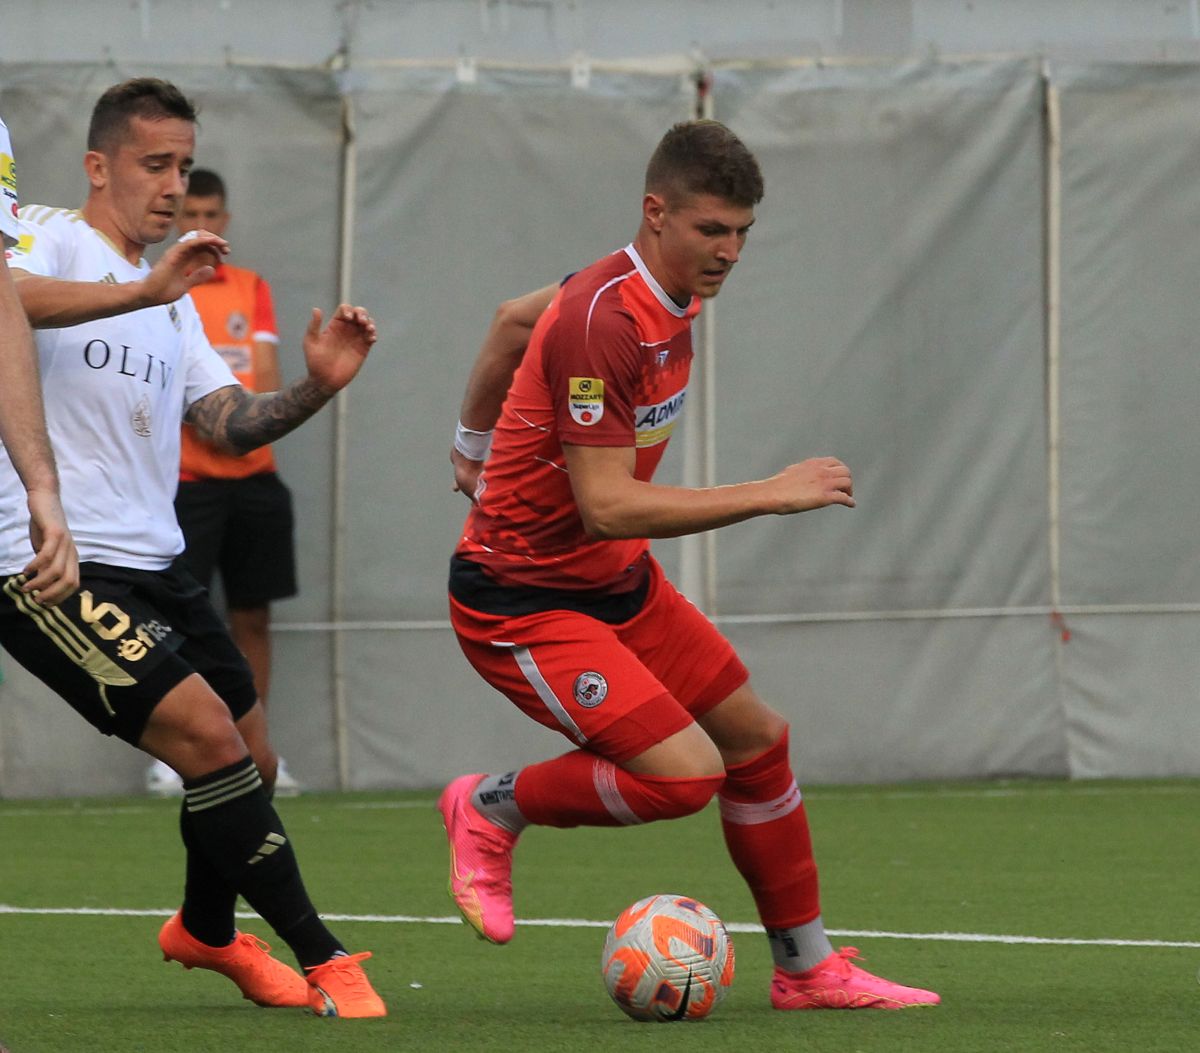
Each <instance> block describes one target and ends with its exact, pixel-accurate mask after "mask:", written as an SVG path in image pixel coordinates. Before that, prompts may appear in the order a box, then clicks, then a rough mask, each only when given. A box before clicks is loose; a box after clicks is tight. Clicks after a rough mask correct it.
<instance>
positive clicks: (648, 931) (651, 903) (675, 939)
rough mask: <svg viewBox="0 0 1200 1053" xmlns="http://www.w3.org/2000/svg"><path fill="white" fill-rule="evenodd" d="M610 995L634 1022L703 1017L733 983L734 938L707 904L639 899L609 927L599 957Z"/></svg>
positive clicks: (684, 899)
mask: <svg viewBox="0 0 1200 1053" xmlns="http://www.w3.org/2000/svg"><path fill="white" fill-rule="evenodd" d="M601 969H602V970H603V973H604V984H605V986H606V987H607V988H608V993H609V994H610V995H612V999H613V1001H614V1002H616V1003H617V1005H619V1006H620V1007H621V1008H622V1009H623V1010H624V1011H625V1012H626V1013H628V1014H629V1015H630V1016H631V1017H633V1019H634V1020H657V1021H661V1022H666V1021H670V1020H700V1019H701V1018H703V1017H706V1016H708V1014H709V1013H711V1012H712V1011H713V1010H714V1009H715V1008H716V1007H717V1006H718V1005H720V1004H721V1000H722V999H723V998H724V997H725V992H726V991H728V990H729V985H730V984H732V983H733V940H731V939H730V938H729V933H728V932H726V931H725V926H724V924H723V923H722V921H721V919H720V918H718V917H717V916H716V915H715V914H714V913H713V912H712V911H711V910H709V909H708V908H707V907H706V906H705V905H704V904H703V903H699V902H697V901H696V900H694V899H690V898H689V897H687V896H671V895H666V894H660V895H657V896H647V897H646V898H645V899H640V900H638V901H637V902H636V903H635V904H634V905H633V906H632V907H629V908H627V909H626V910H625V911H623V912H622V914H621V916H620V917H619V918H617V920H616V921H615V922H613V926H612V928H611V929H609V930H608V938H607V939H606V940H605V941H604V956H603V959H602V961H601Z"/></svg>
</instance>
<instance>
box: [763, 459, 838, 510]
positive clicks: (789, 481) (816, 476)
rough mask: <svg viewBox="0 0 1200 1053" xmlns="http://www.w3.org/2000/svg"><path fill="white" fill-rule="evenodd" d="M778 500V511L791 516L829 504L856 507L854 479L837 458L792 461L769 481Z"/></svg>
mask: <svg viewBox="0 0 1200 1053" xmlns="http://www.w3.org/2000/svg"><path fill="white" fill-rule="evenodd" d="M768 483H769V485H771V486H772V488H773V489H774V491H775V496H776V498H777V500H778V507H777V508H776V512H777V514H779V515H791V514H793V513H795V512H807V511H810V510H811V509H814V508H825V507H827V506H829V505H845V506H846V507H847V508H853V507H854V480H853V479H852V478H851V475H850V469H849V468H847V467H846V466H845V465H844V464H843V463H842V462H841V461H839V460H838V459H837V458H836V457H812V458H809V459H808V460H807V461H801V462H800V463H799V464H790V465H788V466H787V467H786V468H785V469H784V470H783V471H782V472H779V473H778V474H777V475H774V476H772V477H771V478H770V479H769V480H768Z"/></svg>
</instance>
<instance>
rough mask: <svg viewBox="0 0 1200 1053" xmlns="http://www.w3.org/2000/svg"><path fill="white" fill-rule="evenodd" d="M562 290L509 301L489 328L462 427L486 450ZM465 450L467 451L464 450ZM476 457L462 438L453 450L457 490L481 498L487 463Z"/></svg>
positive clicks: (471, 378)
mask: <svg viewBox="0 0 1200 1053" xmlns="http://www.w3.org/2000/svg"><path fill="white" fill-rule="evenodd" d="M558 288H559V287H558V285H557V284H555V285H547V286H544V287H543V288H541V289H535V290H534V291H533V292H528V293H525V295H524V296H518V297H516V298H515V299H512V300H506V301H505V302H504V303H502V304H501V305H500V306H499V307H498V308H497V309H496V313H495V315H494V316H493V318H492V324H491V325H490V326H489V327H488V331H487V335H486V336H485V337H484V338H483V345H482V346H481V347H480V349H479V354H478V355H477V356H476V358H475V365H474V366H473V367H472V368H471V375H470V376H469V377H468V378H467V389H466V392H465V393H464V395H463V401H462V408H461V409H460V410H459V414H458V423H459V425H460V427H461V428H463V429H465V430H466V431H467V432H468V433H470V434H473V435H474V436H475V437H476V438H477V439H478V442H479V444H480V445H486V444H487V441H488V437H489V436H490V433H491V431H492V429H493V428H494V427H495V426H496V421H498V420H499V419H500V409H501V407H502V406H503V405H504V396H505V395H507V394H508V389H509V387H510V386H511V385H512V379H513V374H515V373H516V371H517V367H518V366H519V365H520V364H521V359H522V358H524V357H525V349H526V348H527V347H528V346H529V337H530V335H531V334H532V333H533V327H534V326H535V325H537V320H538V319H539V318H541V316H542V312H543V311H545V310H546V308H547V307H548V306H549V304H550V301H551V300H553V299H554V296H555V293H557V292H558ZM460 447H462V448H460ZM471 452H472V451H471V450H470V448H469V447H468V446H466V444H464V443H463V442H462V441H461V436H459V435H456V439H455V444H454V445H453V446H452V447H451V449H450V463H451V464H452V465H453V466H454V489H455V490H461V491H462V492H463V493H464V494H467V495H468V496H470V495H471V494H473V493H475V487H476V485H477V483H478V482H479V473H480V471H481V470H482V468H483V458H482V457H473V456H470V453H471Z"/></svg>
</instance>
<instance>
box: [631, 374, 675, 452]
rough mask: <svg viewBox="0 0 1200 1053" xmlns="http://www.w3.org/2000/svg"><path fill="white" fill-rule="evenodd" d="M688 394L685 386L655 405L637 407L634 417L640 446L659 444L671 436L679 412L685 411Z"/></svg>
mask: <svg viewBox="0 0 1200 1053" xmlns="http://www.w3.org/2000/svg"><path fill="white" fill-rule="evenodd" d="M686 395H687V388H684V389H683V390H682V391H678V392H676V393H675V394H674V395H672V396H671V397H670V398H669V399H664V400H663V401H662V402H659V403H656V404H655V405H653V406H638V407H637V410H636V411H635V412H634V417H633V419H634V422H635V423H634V426H635V428H636V430H637V444H638V446H657V445H658V444H659V443H660V442H666V441H667V439H669V438H670V437H671V432H672V431H674V429H675V424H676V422H677V421H678V419H679V414H680V413H682V412H683V400H684V397H685V396H686Z"/></svg>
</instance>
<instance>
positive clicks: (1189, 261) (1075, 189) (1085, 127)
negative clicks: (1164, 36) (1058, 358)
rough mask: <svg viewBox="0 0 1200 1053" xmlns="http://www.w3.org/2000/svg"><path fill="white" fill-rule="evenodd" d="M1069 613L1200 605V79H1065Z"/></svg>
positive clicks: (1181, 74) (1092, 72)
mask: <svg viewBox="0 0 1200 1053" xmlns="http://www.w3.org/2000/svg"><path fill="white" fill-rule="evenodd" d="M1053 78H1054V81H1055V83H1056V84H1057V85H1058V88H1059V91H1060V93H1061V100H1062V103H1061V106H1062V122H1063V138H1064V149H1063V218H1062V228H1063V267H1062V288H1063V326H1062V383H1063V397H1062V474H1063V495H1062V532H1063V561H1062V574H1063V601H1064V603H1087V604H1095V603H1159V604H1161V603H1196V602H1200V548H1198V547H1197V545H1196V539H1195V530H1194V525H1195V524H1196V523H1197V522H1200V487H1197V486H1196V485H1195V479H1196V465H1197V455H1198V454H1200V413H1197V412H1196V406H1197V399H1198V398H1200V355H1198V354H1197V353H1196V334H1197V332H1200V296H1197V295H1196V281H1197V277H1196V276H1197V275H1198V274H1200V238H1197V237H1196V232H1197V231H1198V230H1200V180H1197V179H1196V178H1195V173H1196V172H1197V170H1200V68H1197V67H1194V66H1190V67H1175V66H1165V67H1162V68H1154V67H1151V68H1146V67H1128V68H1127V67H1102V68H1097V67H1093V68H1089V67H1066V68H1062V69H1055V70H1054V72H1053Z"/></svg>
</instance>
